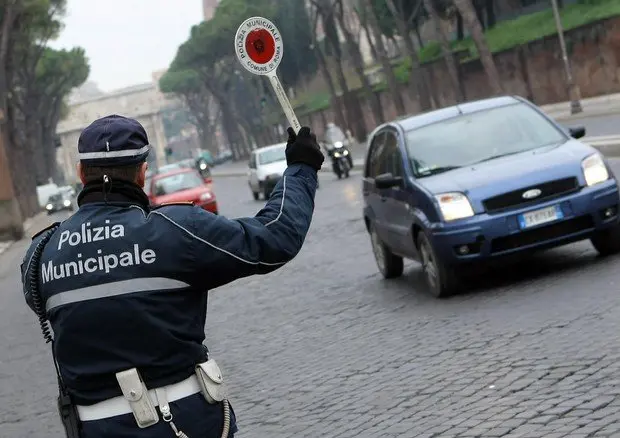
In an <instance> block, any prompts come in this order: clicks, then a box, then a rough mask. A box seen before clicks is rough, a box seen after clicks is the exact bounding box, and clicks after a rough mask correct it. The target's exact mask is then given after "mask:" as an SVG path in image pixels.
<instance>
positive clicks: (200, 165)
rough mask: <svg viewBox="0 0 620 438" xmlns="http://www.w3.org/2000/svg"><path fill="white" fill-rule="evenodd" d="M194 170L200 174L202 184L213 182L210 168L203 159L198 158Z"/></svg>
mask: <svg viewBox="0 0 620 438" xmlns="http://www.w3.org/2000/svg"><path fill="white" fill-rule="evenodd" d="M196 169H197V170H198V172H199V173H200V176H202V179H203V180H204V182H206V183H207V184H210V183H212V182H213V178H212V177H211V168H210V166H209V163H207V161H206V160H205V159H203V158H199V159H198V160H196Z"/></svg>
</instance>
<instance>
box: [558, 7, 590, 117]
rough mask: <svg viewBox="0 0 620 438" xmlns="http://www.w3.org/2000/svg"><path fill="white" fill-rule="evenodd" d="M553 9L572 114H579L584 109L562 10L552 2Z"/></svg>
mask: <svg viewBox="0 0 620 438" xmlns="http://www.w3.org/2000/svg"><path fill="white" fill-rule="evenodd" d="M551 7H552V9H553V17H554V18H555V27H556V28H557V30H558V40H559V41H560V50H561V51H562V60H563V61H564V71H565V73H566V85H567V86H568V96H569V98H570V113H571V114H577V113H580V112H582V111H583V108H582V107H581V102H580V101H579V87H578V86H577V85H576V84H575V81H574V80H573V74H572V73H571V68H570V63H569V61H568V54H567V52H566V43H565V42H564V30H563V29H562V20H561V19H560V10H559V8H558V1H557V0H551Z"/></svg>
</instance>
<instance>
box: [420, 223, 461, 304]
mask: <svg viewBox="0 0 620 438" xmlns="http://www.w3.org/2000/svg"><path fill="white" fill-rule="evenodd" d="M418 250H419V251H420V261H421V263H422V272H424V279H425V280H426V284H427V286H428V290H429V292H430V293H431V294H432V295H433V296H435V297H436V298H445V297H448V296H450V295H452V294H454V293H455V292H456V291H457V288H458V286H459V280H460V278H459V275H458V272H457V271H456V270H455V269H453V268H450V267H447V266H445V265H444V264H443V263H442V262H441V260H440V259H439V258H438V257H437V252H436V251H435V249H434V248H433V245H432V244H431V242H430V239H429V238H428V236H427V235H426V233H424V232H423V231H422V232H420V234H419V236H418Z"/></svg>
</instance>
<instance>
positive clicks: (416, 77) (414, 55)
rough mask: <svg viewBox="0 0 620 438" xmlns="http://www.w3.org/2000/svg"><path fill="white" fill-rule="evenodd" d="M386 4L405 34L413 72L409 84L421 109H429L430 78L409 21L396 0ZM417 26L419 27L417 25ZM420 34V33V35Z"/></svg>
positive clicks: (430, 106)
mask: <svg viewBox="0 0 620 438" xmlns="http://www.w3.org/2000/svg"><path fill="white" fill-rule="evenodd" d="M385 3H386V5H387V7H388V8H389V10H390V13H391V14H392V16H393V17H394V20H396V26H397V27H398V33H399V34H401V35H403V40H404V42H405V48H406V49H407V55H409V57H410V58H411V73H410V74H409V85H410V87H411V90H412V91H413V92H414V93H415V95H416V96H417V98H418V103H419V104H420V110H422V111H427V110H429V109H431V108H432V104H431V98H430V89H431V87H430V80H429V78H428V72H427V71H426V70H425V69H422V68H420V60H419V58H418V52H417V51H416V49H415V46H414V45H413V40H412V39H411V36H410V34H409V29H408V28H407V23H406V22H405V20H404V18H403V14H401V13H400V12H399V11H398V9H397V8H396V5H395V4H394V0H386V2H385ZM416 28H417V27H416ZM418 36H419V35H418ZM420 42H421V38H420Z"/></svg>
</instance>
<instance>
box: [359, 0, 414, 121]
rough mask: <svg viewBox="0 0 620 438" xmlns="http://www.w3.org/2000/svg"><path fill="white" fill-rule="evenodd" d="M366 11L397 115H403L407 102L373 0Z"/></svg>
mask: <svg viewBox="0 0 620 438" xmlns="http://www.w3.org/2000/svg"><path fill="white" fill-rule="evenodd" d="M366 11H367V12H368V13H367V17H368V19H369V24H370V28H371V29H372V31H373V34H374V36H375V40H376V44H377V55H379V61H381V65H382V66H383V74H384V75H385V79H386V81H387V85H388V89H389V91H390V94H391V95H392V100H393V101H394V106H395V107H396V112H397V116H400V115H403V114H405V113H406V109H405V103H404V102H403V97H402V94H401V92H400V85H399V84H398V81H397V80H396V76H395V75H394V70H393V69H392V64H391V63H390V59H389V57H388V54H387V51H386V50H385V45H384V44H383V39H382V38H381V30H380V29H379V21H378V20H377V16H376V15H375V11H374V8H373V6H372V0H366ZM409 41H411V39H409Z"/></svg>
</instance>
